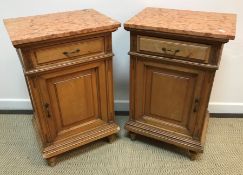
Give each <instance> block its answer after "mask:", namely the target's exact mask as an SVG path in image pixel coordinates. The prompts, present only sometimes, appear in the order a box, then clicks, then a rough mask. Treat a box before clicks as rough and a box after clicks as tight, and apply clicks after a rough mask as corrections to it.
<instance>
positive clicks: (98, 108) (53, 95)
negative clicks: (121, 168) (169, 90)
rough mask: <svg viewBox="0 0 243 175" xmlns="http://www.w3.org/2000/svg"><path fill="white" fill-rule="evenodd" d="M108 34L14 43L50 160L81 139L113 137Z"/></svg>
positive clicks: (111, 78)
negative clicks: (17, 46) (16, 46)
mask: <svg viewBox="0 0 243 175" xmlns="http://www.w3.org/2000/svg"><path fill="white" fill-rule="evenodd" d="M111 39H112V38H111V32H106V33H95V34H93V33H90V35H85V36H73V37H72V38H70V37H68V38H65V37H64V38H62V40H60V39H59V40H58V41H56V40H55V39H53V40H50V41H49V42H46V41H43V42H38V43H37V44H36V43H33V45H28V46H27V45H23V47H21V48H18V49H17V52H18V54H19V57H20V60H21V63H22V65H23V70H24V74H25V77H26V83H27V85H28V89H29V94H30V97H31V101H32V104H33V109H34V113H35V119H34V120H33V121H34V123H35V128H36V129H37V132H38V134H39V135H40V140H41V143H42V148H43V149H42V154H43V157H44V158H45V159H47V162H48V165H50V166H54V165H55V164H56V157H57V156H58V155H60V154H63V153H65V152H67V151H69V150H72V149H75V148H77V147H79V146H82V145H84V144H88V143H90V142H92V141H95V140H98V139H101V138H105V137H108V138H109V139H110V141H111V142H112V141H114V134H115V133H117V132H118V131H119V127H118V126H117V124H115V122H114V104H113V103H114V96H113V75H112V56H113V54H112V42H111ZM25 46H26V47H25ZM76 49H79V50H80V51H78V52H76V51H75V50H76ZM73 51H75V53H74V52H73ZM63 52H68V54H63ZM72 52H73V53H72Z"/></svg>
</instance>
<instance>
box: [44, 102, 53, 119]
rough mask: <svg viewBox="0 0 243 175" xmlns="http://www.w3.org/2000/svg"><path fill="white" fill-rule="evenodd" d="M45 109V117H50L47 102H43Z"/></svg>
mask: <svg viewBox="0 0 243 175" xmlns="http://www.w3.org/2000/svg"><path fill="white" fill-rule="evenodd" d="M44 106H45V109H46V113H47V117H48V118H50V117H51V115H50V111H49V104H48V103H45V105H44Z"/></svg>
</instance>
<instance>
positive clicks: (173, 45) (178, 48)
mask: <svg viewBox="0 0 243 175" xmlns="http://www.w3.org/2000/svg"><path fill="white" fill-rule="evenodd" d="M138 51H147V52H155V53H158V54H164V55H166V56H177V57H182V58H183V59H190V58H191V59H193V60H194V61H199V62H205V63H207V62H208V59H209V56H210V51H211V47H210V46H209V45H206V44H198V43H191V42H184V41H178V40H169V39H164V38H155V37H147V36H138Z"/></svg>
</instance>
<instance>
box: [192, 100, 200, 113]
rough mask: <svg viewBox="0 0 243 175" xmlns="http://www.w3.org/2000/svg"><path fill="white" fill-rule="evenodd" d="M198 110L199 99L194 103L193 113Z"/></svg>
mask: <svg viewBox="0 0 243 175" xmlns="http://www.w3.org/2000/svg"><path fill="white" fill-rule="evenodd" d="M198 109H199V99H198V98H196V99H195V103H194V108H193V112H198Z"/></svg>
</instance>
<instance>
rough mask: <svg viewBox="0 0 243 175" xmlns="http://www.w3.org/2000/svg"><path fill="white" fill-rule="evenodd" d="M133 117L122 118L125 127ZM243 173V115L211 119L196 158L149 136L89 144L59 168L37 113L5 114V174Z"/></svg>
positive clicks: (1, 174) (1, 125)
mask: <svg viewBox="0 0 243 175" xmlns="http://www.w3.org/2000/svg"><path fill="white" fill-rule="evenodd" d="M127 119H128V118H127V117H122V116H119V117H117V120H118V122H119V124H120V125H121V127H123V125H124V122H125V121H126V120H127ZM8 174H23V175H28V174H38V175H39V174H43V175H48V174H50V175H62V174H70V175H72V174H84V175H91V174H92V175H99V174H101V175H103V174H104V175H109V174H111V175H115V174H122V175H123V174H124V175H126V174H127V175H128V174H129V175H130V174H132V175H134V174H145V175H153V174H160V175H164V174H170V175H173V174H175V175H184V174H185V175H200V174H205V175H216V174H225V175H243V119H219V118H211V119H210V122H209V129H208V134H207V140H206V146H205V152H204V154H203V155H202V156H200V158H199V159H198V160H197V161H190V160H189V159H188V158H187V157H186V156H185V154H184V152H183V150H180V149H178V148H175V147H173V146H170V145H167V144H165V143H162V142H158V141H154V140H151V139H147V138H144V137H140V138H138V140H137V141H134V142H132V141H130V139H129V138H128V137H127V136H126V132H125V131H124V130H122V131H121V132H120V136H119V138H118V139H117V140H116V141H115V142H114V143H113V144H108V143H107V142H106V141H105V140H100V141H96V142H95V143H91V144H89V145H87V146H83V147H81V148H79V149H77V150H74V151H72V152H70V153H68V154H65V155H64V156H62V157H60V158H59V162H58V164H57V165H56V166H55V167H53V168H52V167H48V166H47V165H46V162H45V161H44V160H43V159H42V157H41V154H40V151H39V147H38V145H37V141H36V137H35V133H34V130H33V127H32V123H31V115H0V175H8Z"/></svg>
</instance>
